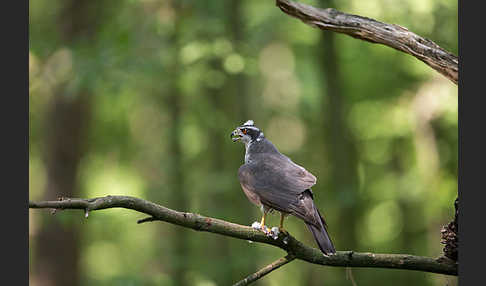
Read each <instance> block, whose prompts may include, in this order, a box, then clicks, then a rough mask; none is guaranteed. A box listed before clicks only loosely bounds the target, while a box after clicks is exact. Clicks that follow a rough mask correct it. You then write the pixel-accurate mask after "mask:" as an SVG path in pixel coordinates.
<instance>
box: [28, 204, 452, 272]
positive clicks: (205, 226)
mask: <svg viewBox="0 0 486 286" xmlns="http://www.w3.org/2000/svg"><path fill="white" fill-rule="evenodd" d="M29 208H50V209H53V208H54V209H81V210H84V211H85V216H86V217H87V216H88V214H89V211H94V210H102V209H108V208H126V209H132V210H135V211H138V212H141V213H145V214H147V215H149V216H150V218H149V219H142V220H140V221H139V223H143V222H148V221H156V220H160V221H165V222H168V223H172V224H176V225H179V226H183V227H186V228H191V229H194V230H197V231H206V232H211V233H216V234H220V235H224V236H229V237H234V238H239V239H244V240H249V241H254V242H260V243H265V244H269V245H273V246H276V247H279V248H281V249H283V250H285V251H286V252H287V253H289V254H291V255H293V256H295V258H296V259H300V260H304V261H307V262H310V263H313V264H320V265H328V266H340V267H343V266H347V267H374V268H394V269H408V270H417V271H423V272H432V273H439V274H447V275H456V276H457V263H455V262H454V261H452V260H448V259H435V258H432V257H423V256H415V255H408V254H377V253H359V252H354V251H338V252H337V253H336V254H335V255H332V256H330V257H326V256H324V255H323V254H322V253H321V252H320V251H319V250H318V249H316V248H312V247H309V246H306V245H304V244H303V243H302V242H300V241H298V240H297V239H295V238H294V237H292V236H291V235H288V236H286V235H284V234H280V235H279V236H278V238H277V239H273V238H271V237H268V236H266V235H265V234H264V233H262V232H261V231H258V230H255V229H253V228H251V227H249V226H243V225H238V224H235V223H231V222H227V221H224V220H220V219H216V218H211V217H205V216H202V215H199V214H194V213H187V212H179V211H175V210H172V209H169V208H166V207H164V206H161V205H158V204H155V203H152V202H149V201H146V200H143V199H139V198H134V197H128V196H106V197H100V198H93V199H63V200H60V201H43V202H29Z"/></svg>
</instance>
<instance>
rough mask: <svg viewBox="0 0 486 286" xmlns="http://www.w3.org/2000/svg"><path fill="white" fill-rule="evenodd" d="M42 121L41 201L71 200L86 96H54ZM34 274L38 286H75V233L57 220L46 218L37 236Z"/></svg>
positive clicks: (85, 117) (86, 115) (87, 103)
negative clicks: (44, 167) (43, 172)
mask: <svg viewBox="0 0 486 286" xmlns="http://www.w3.org/2000/svg"><path fill="white" fill-rule="evenodd" d="M52 99H53V100H52V102H51V103H50V106H49V108H48V109H49V110H48V118H47V119H46V123H45V124H46V128H45V130H46V134H45V139H44V142H45V156H46V162H47V176H48V179H47V189H46V192H45V198H46V199H49V200H52V199H56V198H58V197H61V196H63V197H75V196H76V195H77V193H78V188H77V186H78V184H77V181H76V174H77V170H78V165H79V160H80V158H81V156H82V155H83V153H84V147H85V146H84V143H85V142H86V141H85V139H84V137H85V135H86V124H87V121H88V120H89V110H90V98H89V94H87V93H81V94H78V95H76V97H74V98H70V97H67V96H65V94H63V90H60V91H59V92H58V93H56V94H55V95H54V96H53V98H52ZM35 259H36V263H35V266H36V267H35V269H34V275H35V276H36V278H37V279H36V280H37V281H39V283H40V285H49V286H56V285H78V283H79V267H78V260H79V230H78V229H77V228H76V227H74V226H71V225H70V224H63V223H61V221H60V220H59V219H52V218H49V221H45V222H43V227H42V228H41V230H40V231H39V233H38V235H37V242H36V258H35Z"/></svg>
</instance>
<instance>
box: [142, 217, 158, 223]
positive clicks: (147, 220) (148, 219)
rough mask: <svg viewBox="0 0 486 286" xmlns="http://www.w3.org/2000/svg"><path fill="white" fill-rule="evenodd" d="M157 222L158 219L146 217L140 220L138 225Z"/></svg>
mask: <svg viewBox="0 0 486 286" xmlns="http://www.w3.org/2000/svg"><path fill="white" fill-rule="evenodd" d="M157 220H158V219H157V218H155V217H153V216H151V217H146V218H144V219H139V220H138V221H137V223H138V224H140V223H144V222H151V221H157Z"/></svg>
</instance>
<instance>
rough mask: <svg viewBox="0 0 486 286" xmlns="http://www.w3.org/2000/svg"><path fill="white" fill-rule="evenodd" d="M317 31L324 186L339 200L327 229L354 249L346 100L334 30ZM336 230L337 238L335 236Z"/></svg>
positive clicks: (328, 2)
mask: <svg viewBox="0 0 486 286" xmlns="http://www.w3.org/2000/svg"><path fill="white" fill-rule="evenodd" d="M319 6H320V7H326V8H327V7H332V8H337V7H336V4H335V3H334V1H333V0H321V1H320V5H319ZM320 33H321V37H320V40H319V45H317V52H318V61H317V64H318V66H319V68H320V70H321V74H322V78H321V79H322V80H321V82H322V90H323V101H322V102H323V106H322V110H323V111H322V114H324V117H323V124H322V126H323V128H324V134H325V148H326V154H327V156H328V158H327V160H328V161H327V162H328V167H329V175H328V178H326V181H327V182H328V184H327V186H328V188H327V189H328V190H329V191H330V193H331V195H332V196H335V197H336V199H335V200H333V201H335V202H337V203H338V204H339V206H338V209H339V214H338V221H337V223H336V222H334V224H333V225H330V226H329V231H330V235H331V238H334V239H333V242H334V244H335V246H336V248H337V249H338V250H348V249H355V247H356V246H357V235H358V234H357V233H356V219H357V217H358V215H359V210H358V202H357V199H358V196H357V191H358V174H357V163H358V158H357V152H356V147H355V145H354V140H353V138H352V135H351V132H350V129H349V126H348V124H347V120H346V115H345V110H346V108H347V102H346V97H345V96H343V92H342V80H343V79H342V78H341V77H340V70H339V62H338V58H339V53H338V50H337V48H336V41H335V37H336V34H335V33H334V32H330V31H321V32H320ZM324 216H325V213H324ZM339 226H341V227H339ZM338 232H339V239H337V234H338ZM309 277H312V275H310V276H309ZM309 279H310V280H309V283H308V285H314V284H313V283H315V282H316V281H313V279H312V278H309ZM316 285H317V284H316Z"/></svg>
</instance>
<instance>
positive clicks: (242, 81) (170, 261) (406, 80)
mask: <svg viewBox="0 0 486 286" xmlns="http://www.w3.org/2000/svg"><path fill="white" fill-rule="evenodd" d="M68 2H69V1H68ZM88 2H90V1H88ZM302 2H305V3H308V4H312V5H315V6H322V5H321V4H322V2H319V1H302ZM63 5H65V2H64V1H59V0H49V1H46V0H37V1H29V29H30V31H29V39H30V41H29V59H30V61H29V86H30V94H29V108H30V111H29V119H30V129H29V144H30V149H29V155H30V159H29V178H30V181H29V196H30V199H31V200H40V199H55V198H50V197H49V198H48V197H45V189H46V185H47V181H48V175H47V174H48V170H47V169H46V168H47V164H46V162H45V157H44V156H43V153H44V149H45V148H46V146H45V144H46V143H45V140H46V131H47V130H48V129H49V128H50V126H49V125H47V124H46V119H45V118H46V117H47V115H48V112H50V111H49V109H48V108H47V106H48V105H49V102H51V101H53V100H54V98H55V97H56V96H65V97H76V96H79V93H80V91H88V92H89V93H90V94H91V98H90V100H91V112H90V115H89V122H90V124H89V128H88V132H87V135H86V138H85V139H84V140H85V142H86V144H87V149H86V151H85V152H84V153H83V156H82V157H81V158H80V161H79V168H78V171H77V174H76V182H77V185H79V194H78V196H79V197H95V196H104V195H109V194H111V195H122V194H123V195H131V196H137V197H141V198H144V199H149V200H153V201H155V202H157V203H160V204H162V205H165V206H167V207H169V208H175V209H177V206H176V205H174V203H173V202H174V201H175V199H176V198H177V197H179V196H182V195H183V197H184V198H186V202H185V203H186V206H187V209H184V211H188V212H196V213H201V214H204V215H206V216H211V217H217V218H221V219H225V220H228V221H231V222H235V223H240V224H245V225H250V224H251V223H252V222H253V221H256V220H258V219H259V210H258V209H257V208H256V207H254V206H253V205H252V204H251V203H250V202H248V201H247V199H246V197H245V196H244V194H243V192H242V191H241V188H240V186H239V183H238V179H237V169H238V167H239V166H240V165H241V163H242V161H243V154H244V151H243V146H241V145H239V144H238V145H237V144H232V142H231V140H229V136H228V135H229V133H230V132H231V131H232V130H233V128H234V127H235V126H237V125H239V124H241V123H242V122H244V121H246V120H247V119H253V120H255V122H256V124H257V125H258V126H259V127H261V129H263V130H264V132H265V135H266V137H267V138H269V139H270V140H271V141H273V142H274V143H275V144H276V145H277V147H278V148H279V149H280V150H281V151H282V152H283V153H285V154H287V155H288V156H290V157H291V158H292V159H293V160H294V161H296V162H297V163H299V164H301V165H303V166H305V167H306V169H308V170H309V171H311V172H312V173H313V174H315V175H316V176H317V178H318V181H317V185H316V186H315V188H314V193H315V194H316V203H317V205H318V207H319V208H320V209H321V212H322V213H323V214H324V216H325V218H326V220H327V223H328V225H329V227H330V234H331V237H332V238H333V240H334V242H335V245H336V247H337V249H338V250H355V251H371V252H389V253H409V254H416V255H424V256H432V257H436V256H439V255H441V252H442V245H441V244H439V241H440V232H439V230H440V227H441V226H442V225H444V224H446V223H448V222H449V221H450V220H451V219H452V217H453V201H454V199H455V198H456V196H457V162H458V153H457V150H458V131H457V114H458V113H457V104H458V101H457V86H456V85H454V84H453V83H451V82H450V81H449V80H447V79H445V78H444V77H443V76H441V75H439V74H438V73H437V72H435V71H433V70H432V69H431V68H429V67H428V66H426V65H425V64H424V63H422V62H420V61H419V60H417V59H415V58H413V57H411V56H409V55H406V54H403V53H400V52H398V51H396V50H393V49H391V48H388V47H384V46H380V45H374V44H370V43H367V42H363V41H359V40H356V39H353V38H351V37H348V36H344V35H335V36H334V39H335V41H334V44H335V50H336V52H335V55H334V56H335V57H334V58H335V60H336V63H337V65H338V67H339V70H338V71H337V72H336V74H335V75H334V76H336V77H337V78H338V79H339V82H340V85H339V86H340V90H339V94H340V96H341V97H340V98H341V102H342V105H341V106H340V107H339V108H340V112H341V114H342V118H341V119H339V120H340V124H342V125H341V126H344V128H346V130H349V133H346V134H347V135H346V136H347V137H346V140H347V142H351V143H350V144H352V146H353V148H355V150H356V154H357V155H356V159H355V161H353V163H352V165H351V168H352V170H348V171H350V172H349V174H355V175H351V176H354V178H353V177H350V178H348V179H349V182H353V181H356V182H357V184H356V186H355V185H354V184H351V183H350V185H349V186H347V185H346V181H344V183H343V181H340V183H339V184H340V185H339V186H337V185H335V184H336V183H335V182H336V180H333V178H331V176H333V175H335V174H336V173H335V171H333V166H336V165H337V164H339V163H340V162H339V160H340V159H339V158H337V159H336V158H335V157H333V156H332V154H330V153H329V152H330V151H329V150H332V148H331V149H330V148H329V144H331V142H333V140H332V139H333V138H330V136H329V134H332V133H330V132H328V129H329V128H332V126H329V125H326V122H325V121H324V119H325V118H327V117H326V116H327V115H326V112H327V111H329V110H332V109H333V107H334V106H331V105H329V99H328V98H329V96H330V95H329V94H327V91H326V90H327V89H326V84H328V81H326V78H328V77H329V74H330V73H332V71H327V72H328V73H327V74H326V72H324V71H323V69H322V68H321V67H322V64H323V61H322V60H318V59H319V51H320V50H321V49H323V46H322V45H321V43H322V41H321V37H324V38H323V41H325V40H326V36H327V34H326V35H323V32H322V31H320V30H318V29H315V28H311V27H309V26H307V25H305V24H303V23H301V22H300V21H298V20H296V19H294V18H291V17H289V16H288V15H285V14H283V13H282V12H281V11H280V10H279V9H278V8H276V7H275V5H274V3H273V2H272V1H259V0H248V1H237V0H235V1H189V0H185V1H156V0H143V1H142V0H141V1H136V0H120V1H99V2H97V1H94V2H92V3H91V4H86V5H87V6H89V8H90V9H92V10H93V11H96V12H93V15H97V17H98V18H97V20H96V21H94V20H93V19H87V21H93V24H92V25H91V26H92V28H93V29H94V30H93V31H94V32H93V33H94V36H93V37H91V38H86V37H83V36H82V33H81V36H79V37H76V38H74V39H72V41H70V42H66V41H65V40H63V38H62V37H61V36H60V35H61V32H60V31H62V29H63V27H62V25H61V24H60V21H59V18H60V17H61V16H62V7H63ZM334 8H336V9H339V10H341V11H344V12H347V13H352V14H358V15H362V16H367V17H371V18H375V19H377V20H380V21H384V22H389V23H395V24H399V25H401V26H404V27H407V28H408V29H409V30H411V31H413V32H415V33H417V34H419V35H421V36H424V37H426V38H429V39H431V40H433V41H435V42H436V43H437V44H439V45H440V46H441V47H443V48H445V49H446V50H448V51H450V52H452V53H454V54H457V50H458V49H457V38H458V37H457V1H452V0H440V1H439V0H420V1H419V0H405V1H391V0H373V1H359V0H344V1H339V2H338V3H336V4H335V7H334ZM87 15H91V14H90V13H87ZM73 21H74V20H73ZM60 88H62V93H58V92H56V91H57V90H59V89H60ZM173 98H178V100H179V103H180V105H179V110H180V112H179V113H178V114H177V115H176V117H174V115H173V113H171V112H172V111H173V108H174V106H173V105H172V104H171V100H172V99H173ZM175 122H178V123H177V124H176V123H175ZM174 128H177V129H178V130H177V132H174V130H173V129H174ZM174 134H176V135H174ZM174 136H175V137H174ZM174 144H175V145H174ZM333 144H335V143H333ZM171 146H179V151H180V152H179V153H174V152H173V149H172V147H171ZM343 160H344V159H343ZM174 162H180V165H177V166H180V169H181V170H180V171H181V173H180V174H181V175H180V179H181V182H182V186H183V187H182V188H181V189H174V187H173V185H174V182H173V176H174V175H173V174H174V170H173V169H174V166H175V165H174ZM338 175H339V174H338ZM343 184H344V185H343ZM343 190H344V191H343ZM347 210H353V211H352V212H349V211H347ZM142 217H143V215H142V214H139V213H135V212H131V211H128V210H123V209H121V210H119V209H110V210H104V211H97V212H93V213H91V214H90V216H89V218H88V219H84V217H83V215H82V213H81V212H79V213H78V212H76V211H73V212H68V211H64V212H61V213H59V214H57V215H56V216H51V215H49V214H48V213H47V212H45V211H39V210H37V211H32V210H31V211H30V228H29V229H30V231H29V235H30V253H31V255H30V265H31V272H30V274H31V283H32V285H42V281H38V280H36V272H35V270H34V269H35V263H38V261H41V259H42V258H41V257H36V256H35V252H34V250H35V248H36V247H38V245H37V242H36V233H37V232H38V231H39V230H40V229H42V228H43V227H44V226H45V224H48V223H49V221H51V220H58V221H61V222H62V224H68V225H71V226H74V227H75V228H78V229H79V230H80V231H79V235H80V236H81V237H80V244H79V249H80V258H79V259H80V260H79V265H80V269H79V271H80V277H81V281H80V284H81V285H178V284H180V283H182V282H181V281H182V280H180V279H181V278H180V277H174V275H173V273H174V271H175V269H177V268H178V267H182V268H183V277H182V279H183V281H184V282H185V283H186V284H187V285H200V286H203V285H208V286H209V285H228V284H230V283H231V282H236V281H237V280H238V279H240V278H243V277H245V276H246V275H247V274H249V273H250V272H252V271H255V270H256V269H258V268H259V267H262V266H264V265H266V264H268V263H270V262H271V261H273V260H275V259H277V258H278V257H280V256H282V255H283V253H282V251H280V250H278V249H274V248H271V247H268V246H262V245H258V244H255V243H253V244H250V243H248V242H246V241H241V240H236V239H231V238H226V237H220V236H217V235H214V234H207V233H198V232H194V231H190V230H185V229H184V230H180V229H179V228H178V227H177V226H173V225H169V224H165V223H150V224H143V225H137V224H136V223H135V222H136V220H137V219H140V218H142ZM344 222H345V223H344ZM277 223H278V217H277V216H272V217H270V225H276V224H277ZM286 225H287V229H288V230H289V231H290V232H291V233H292V234H293V235H294V236H296V237H297V238H298V239H300V240H302V241H304V242H305V243H307V244H309V245H312V246H314V241H313V240H312V237H311V235H310V234H309V233H308V232H307V230H306V228H305V227H304V224H303V223H301V222H300V221H299V220H298V219H296V218H290V219H288V220H287V222H286ZM181 235H183V236H184V237H186V238H187V239H186V240H185V243H186V244H187V245H184V248H185V250H186V251H185V252H184V255H183V256H181V254H180V253H178V251H177V250H176V248H174V247H173V243H174V241H176V240H178V239H179V238H180V236H181ZM350 236H353V237H350ZM344 241H345V242H347V243H349V244H343V243H342V242H344ZM353 275H354V278H355V280H356V281H357V283H358V285H372V284H378V285H379V284H389V283H391V282H392V283H393V284H394V285H397V286H398V285H409V284H411V283H413V284H417V285H444V284H448V285H451V284H454V283H456V279H455V278H452V277H446V276H441V275H435V274H425V273H419V272H413V271H400V270H384V269H353ZM322 284H326V285H351V281H349V280H347V278H346V273H345V269H341V268H332V267H320V266H316V265H310V264H308V263H304V262H300V261H295V262H293V263H290V264H289V265H286V266H284V267H283V268H281V269H279V270H278V271H275V272H274V273H272V274H270V275H269V276H267V277H265V278H263V279H262V280H261V281H259V282H257V283H255V285H322Z"/></svg>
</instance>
